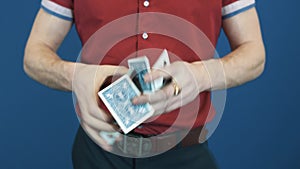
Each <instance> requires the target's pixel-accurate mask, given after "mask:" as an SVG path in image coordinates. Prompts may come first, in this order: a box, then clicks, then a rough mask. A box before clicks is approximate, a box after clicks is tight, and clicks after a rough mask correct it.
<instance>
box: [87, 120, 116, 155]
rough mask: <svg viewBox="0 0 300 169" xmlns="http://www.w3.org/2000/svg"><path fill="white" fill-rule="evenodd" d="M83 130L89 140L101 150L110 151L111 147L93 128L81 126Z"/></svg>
mask: <svg viewBox="0 0 300 169" xmlns="http://www.w3.org/2000/svg"><path fill="white" fill-rule="evenodd" d="M82 127H83V129H84V130H85V131H86V133H87V134H88V135H89V136H90V138H91V139H92V140H93V141H94V142H95V143H96V144H97V145H99V146H100V147H101V148H103V149H104V150H106V151H111V150H112V146H110V145H109V144H108V143H107V142H106V141H105V140H104V139H103V138H102V137H101V136H100V135H99V132H98V131H97V130H94V129H93V128H91V127H89V126H88V125H83V126H82Z"/></svg>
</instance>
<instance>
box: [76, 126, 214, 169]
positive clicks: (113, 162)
mask: <svg viewBox="0 0 300 169" xmlns="http://www.w3.org/2000/svg"><path fill="white" fill-rule="evenodd" d="M72 161H73V167H74V169H169V168H170V169H217V168H218V167H217V164H216V162H215V159H214V157H213V155H212V153H211V152H210V150H209V149H208V145H207V142H205V143H203V144H196V145H192V146H189V147H175V148H173V149H171V150H169V151H167V152H165V153H163V154H160V155H157V156H153V157H148V158H127V157H122V156H118V155H115V154H112V153H109V152H106V151H105V150H103V149H102V148H101V147H99V146H98V145H97V144H95V143H94V142H93V141H92V140H91V139H90V138H89V137H88V135H87V134H86V133H85V132H84V130H83V129H82V128H81V127H79V129H78V132H77V135H76V138H75V141H74V145H73V151H72Z"/></svg>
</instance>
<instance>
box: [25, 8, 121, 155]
mask: <svg viewBox="0 0 300 169" xmlns="http://www.w3.org/2000/svg"><path fill="white" fill-rule="evenodd" d="M71 25H72V23H71V22H70V21H66V20H63V19H60V18H58V17H56V16H52V15H50V14H48V13H46V12H45V11H43V10H40V11H39V13H38V15H37V17H36V20H35V23H34V25H33V28H32V32H31V34H30V37H29V39H28V42H27V46H26V49H25V56H24V70H25V72H26V73H27V74H28V75H29V76H30V77H32V78H33V79H34V80H36V81H38V82H40V83H42V84H44V85H46V86H48V87H51V88H54V89H59V90H65V91H73V92H74V93H75V95H76V99H77V103H78V105H79V108H80V110H77V111H80V112H77V113H78V114H80V119H81V125H82V127H83V128H84V129H85V131H86V132H87V133H88V134H89V135H90V136H91V137H92V138H93V140H94V141H96V142H97V143H98V144H100V145H102V148H105V149H110V148H111V147H110V146H109V145H108V144H107V143H106V142H105V141H104V140H103V139H102V138H101V137H100V136H99V132H100V131H115V130H116V128H117V126H115V125H114V124H112V123H111V117H109V116H108V115H107V114H106V113H105V112H104V111H103V110H102V109H100V108H99V106H98V103H97V99H99V98H98V96H97V92H98V90H99V87H100V86H101V85H102V83H103V82H104V80H105V79H106V77H108V76H111V75H113V74H115V73H117V72H118V73H120V74H124V73H126V72H127V69H126V68H124V67H120V66H111V65H88V64H82V63H74V62H67V61H64V60H62V59H61V58H60V57H59V56H58V55H57V54H56V51H57V49H58V48H59V46H60V44H61V43H62V41H63V39H64V38H65V36H66V34H67V33H68V31H69V30H70V28H71ZM75 66H76V76H74V75H75V72H74V71H75Z"/></svg>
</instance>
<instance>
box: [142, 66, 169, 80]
mask: <svg viewBox="0 0 300 169" xmlns="http://www.w3.org/2000/svg"><path fill="white" fill-rule="evenodd" d="M170 72H171V71H170V70H169V69H168V68H163V69H155V70H153V71H151V72H149V73H147V74H146V75H145V76H144V81H145V82H147V83H148V82H151V81H154V80H155V79H158V78H160V77H163V78H171V73H170Z"/></svg>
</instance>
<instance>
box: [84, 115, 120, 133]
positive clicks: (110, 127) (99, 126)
mask: <svg viewBox="0 0 300 169" xmlns="http://www.w3.org/2000/svg"><path fill="white" fill-rule="evenodd" d="M81 124H85V125H88V126H89V127H91V128H93V129H95V130H98V131H100V130H101V131H111V132H113V131H118V130H119V127H118V126H117V125H115V124H110V123H107V122H104V121H102V120H99V119H96V118H94V117H92V116H89V115H83V116H82V120H81Z"/></svg>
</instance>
